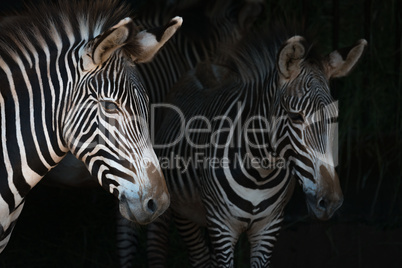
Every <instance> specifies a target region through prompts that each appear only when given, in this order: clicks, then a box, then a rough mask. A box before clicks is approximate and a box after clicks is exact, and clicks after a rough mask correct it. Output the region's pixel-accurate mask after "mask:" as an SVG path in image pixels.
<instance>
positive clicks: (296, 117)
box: [288, 112, 304, 123]
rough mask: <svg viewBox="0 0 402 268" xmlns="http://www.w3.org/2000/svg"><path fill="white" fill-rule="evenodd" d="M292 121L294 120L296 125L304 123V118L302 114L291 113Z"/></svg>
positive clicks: (289, 113)
mask: <svg viewBox="0 0 402 268" xmlns="http://www.w3.org/2000/svg"><path fill="white" fill-rule="evenodd" d="M288 115H289V118H290V120H292V121H293V122H294V123H303V122H304V117H303V115H302V114H301V113H291V112H288Z"/></svg>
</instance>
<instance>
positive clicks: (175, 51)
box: [45, 1, 263, 267]
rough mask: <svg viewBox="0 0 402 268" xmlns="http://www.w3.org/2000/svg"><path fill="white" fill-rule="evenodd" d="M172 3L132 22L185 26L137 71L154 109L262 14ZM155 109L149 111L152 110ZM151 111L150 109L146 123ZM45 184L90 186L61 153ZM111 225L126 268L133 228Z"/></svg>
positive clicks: (229, 5)
mask: <svg viewBox="0 0 402 268" xmlns="http://www.w3.org/2000/svg"><path fill="white" fill-rule="evenodd" d="M177 2H178V3H176V2H175V3H174V4H169V3H168V2H162V1H151V2H150V3H149V1H147V4H146V5H145V6H144V7H140V6H139V7H138V9H137V10H138V11H137V13H138V14H136V15H135V17H136V22H137V23H138V24H139V25H140V26H141V27H143V28H153V27H155V26H156V25H161V24H163V23H166V21H167V19H170V18H171V16H173V15H180V16H181V17H183V19H184V21H186V23H185V24H184V25H183V26H182V27H181V29H180V31H179V32H177V33H176V34H175V35H174V36H173V37H172V38H171V39H170V40H169V42H167V43H166V44H165V46H164V47H163V49H161V51H160V52H159V53H158V55H157V56H156V57H155V58H154V59H153V60H152V61H150V62H147V63H144V64H141V65H139V66H138V67H137V70H138V73H139V76H140V78H141V82H143V84H144V85H145V90H146V91H147V95H148V96H149V103H150V104H151V106H152V105H154V107H156V106H157V104H160V103H162V102H163V100H164V98H165V95H166V94H167V92H168V91H169V90H170V88H171V87H172V86H173V84H174V83H175V82H176V81H177V80H178V79H179V78H180V77H181V76H182V75H183V74H185V73H186V72H187V71H188V70H190V69H192V68H194V67H195V66H196V64H197V63H198V62H201V61H203V60H204V59H206V58H207V57H213V56H214V54H215V52H216V50H217V47H218V45H219V44H220V43H222V42H224V41H228V40H230V42H236V41H237V40H240V39H241V36H242V35H243V34H244V32H246V31H247V30H248V29H249V28H250V27H251V26H250V25H252V23H253V22H254V21H255V20H256V19H257V18H258V16H259V14H260V13H261V12H262V10H263V6H262V5H261V4H260V3H256V1H254V2H253V1H250V2H249V1H244V2H245V3H243V1H209V2H208V1H196V2H195V3H191V4H189V2H188V1H177ZM257 2H258V1H257ZM200 21H202V24H200ZM156 110H157V109H156V108H155V110H154V111H156ZM152 111H153V110H152V109H151V110H150V117H151V119H152V116H153V113H152ZM155 121H156V119H155V120H151V125H150V129H151V136H152V134H153V133H154V132H155V129H156V128H157V125H155V124H153V125H152V122H155ZM45 180H46V182H47V183H49V184H52V185H55V184H60V185H68V186H73V187H82V186H84V185H86V186H87V185H94V179H93V177H92V176H91V175H90V174H89V173H88V171H87V170H86V169H85V167H84V165H83V164H82V163H81V162H80V161H78V160H77V159H76V158H75V157H74V156H73V155H71V154H67V156H66V157H65V158H64V159H63V161H62V162H61V163H60V164H59V165H58V166H57V167H56V168H55V169H53V170H52V171H51V172H50V173H49V174H48V175H47V176H46V177H45ZM116 223H117V227H116V229H117V232H116V236H117V239H116V240H117V254H118V259H119V262H120V265H121V266H122V267H129V266H130V265H131V264H132V260H133V258H134V256H135V253H136V249H137V236H136V228H137V226H136V225H135V224H133V223H132V222H130V221H128V220H127V219H125V218H124V217H120V214H119V213H118V214H117V222H116ZM150 243H152V241H151V240H150Z"/></svg>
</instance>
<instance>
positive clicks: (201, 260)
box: [175, 215, 211, 268]
mask: <svg viewBox="0 0 402 268" xmlns="http://www.w3.org/2000/svg"><path fill="white" fill-rule="evenodd" d="M175 223H176V227H177V230H178V231H179V233H180V235H181V236H182V238H183V240H184V243H185V244H186V247H187V250H188V253H189V262H190V266H191V267H197V268H198V267H210V266H211V263H210V262H211V261H210V252H209V247H208V245H207V241H206V239H205V238H206V237H205V234H204V232H203V231H202V230H201V227H200V226H199V225H198V224H196V223H195V222H192V221H190V220H188V219H184V218H181V217H178V216H176V215H175Z"/></svg>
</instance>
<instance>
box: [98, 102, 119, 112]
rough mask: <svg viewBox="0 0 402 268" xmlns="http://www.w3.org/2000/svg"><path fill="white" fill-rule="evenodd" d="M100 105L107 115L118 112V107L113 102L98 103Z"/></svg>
mask: <svg viewBox="0 0 402 268" xmlns="http://www.w3.org/2000/svg"><path fill="white" fill-rule="evenodd" d="M100 104H101V105H102V107H103V109H105V110H106V111H107V112H109V113H117V112H118V111H119V110H120V109H119V105H117V103H115V102H113V101H109V100H102V101H100Z"/></svg>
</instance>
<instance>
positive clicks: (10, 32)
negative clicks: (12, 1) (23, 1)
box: [0, 0, 138, 57]
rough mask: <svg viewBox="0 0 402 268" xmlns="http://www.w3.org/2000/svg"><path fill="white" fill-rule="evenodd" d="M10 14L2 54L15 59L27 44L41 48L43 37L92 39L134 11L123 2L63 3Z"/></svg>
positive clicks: (0, 39)
mask: <svg viewBox="0 0 402 268" xmlns="http://www.w3.org/2000/svg"><path fill="white" fill-rule="evenodd" d="M35 3H36V2H35ZM9 15H10V16H9V17H6V18H5V19H4V20H3V21H1V22H0V32H1V34H0V55H1V56H5V55H9V56H11V57H12V56H13V55H15V54H16V53H17V52H18V51H24V50H25V44H27V43H32V44H34V45H35V46H40V44H41V43H43V38H45V39H51V40H56V39H57V40H59V39H60V38H62V39H64V38H69V37H71V36H74V37H75V38H76V39H79V40H82V39H85V40H90V39H92V38H94V37H96V36H97V35H99V34H100V33H102V32H103V31H105V30H106V29H108V28H110V27H112V26H114V25H115V24H117V23H118V22H119V21H120V20H121V19H124V18H125V17H129V16H130V15H131V10H130V7H129V6H128V5H127V4H126V3H120V1H119V0H97V1H89V0H86V1H75V0H73V1H71V0H60V1H58V3H49V2H46V1H45V2H42V3H40V4H37V5H36V6H34V4H33V3H30V4H27V5H26V8H25V11H22V12H14V13H12V14H9ZM134 30H135V31H138V29H134ZM38 36H40V37H38ZM132 47H133V46H132Z"/></svg>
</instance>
